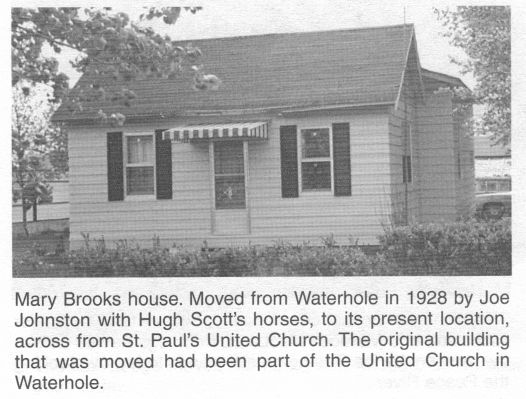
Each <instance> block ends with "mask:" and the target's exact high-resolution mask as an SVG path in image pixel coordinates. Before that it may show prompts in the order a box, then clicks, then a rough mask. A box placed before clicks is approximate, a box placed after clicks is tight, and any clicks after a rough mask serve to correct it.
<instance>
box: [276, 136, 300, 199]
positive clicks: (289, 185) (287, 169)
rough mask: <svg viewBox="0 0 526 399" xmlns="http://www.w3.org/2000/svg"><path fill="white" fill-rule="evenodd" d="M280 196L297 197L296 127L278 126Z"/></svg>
mask: <svg viewBox="0 0 526 399" xmlns="http://www.w3.org/2000/svg"><path fill="white" fill-rule="evenodd" d="M279 130H280V146H281V150H280V154H281V196H282V197H283V198H295V197H298V194H299V193H298V137H297V128H296V126H280V128H279Z"/></svg>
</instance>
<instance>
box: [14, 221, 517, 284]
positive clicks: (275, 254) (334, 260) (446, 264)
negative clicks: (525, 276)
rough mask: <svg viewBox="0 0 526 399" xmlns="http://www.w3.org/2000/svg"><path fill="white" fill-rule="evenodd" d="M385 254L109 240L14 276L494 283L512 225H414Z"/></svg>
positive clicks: (389, 235)
mask: <svg viewBox="0 0 526 399" xmlns="http://www.w3.org/2000/svg"><path fill="white" fill-rule="evenodd" d="M379 240H380V244H381V245H380V249H379V251H377V252H371V253H369V252H368V253H365V252H364V251H363V250H362V248H360V247H359V246H357V245H350V246H338V245H337V243H336V241H335V239H334V237H333V236H329V237H325V238H322V241H321V242H322V244H323V245H322V246H313V245H311V244H309V243H304V244H301V245H292V244H288V243H284V242H276V243H275V244H274V245H271V246H265V247H264V246H244V247H235V248H223V249H210V248H208V247H207V246H206V245H205V246H204V247H203V248H201V249H191V248H185V247H174V248H172V249H171V250H169V249H167V248H162V247H161V246H160V245H159V238H158V237H154V240H153V245H152V248H140V247H139V246H137V245H133V244H131V243H129V242H128V241H126V240H124V241H120V242H118V243H117V244H116V245H114V246H113V247H112V248H108V246H107V245H106V242H105V241H104V238H102V239H99V240H92V239H90V237H89V235H86V236H85V237H84V241H85V242H84V246H83V248H82V249H79V250H74V251H69V252H65V253H63V254H61V255H60V258H59V259H58V260H57V258H56V256H57V255H56V254H55V255H54V256H55V257H54V258H53V261H52V262H51V261H49V259H50V258H47V256H46V254H43V253H42V251H40V250H39V248H35V250H34V251H32V252H28V253H26V254H25V255H24V256H22V257H21V258H18V259H15V261H14V275H15V276H19V275H22V274H23V270H29V271H30V272H31V273H33V274H34V273H38V271H40V272H41V275H49V274H63V275H73V276H78V277H102V276H119V277H135V276H136V277H163V276H164V277H168V276H171V277H192V276H203V277H208V276H217V277H219V276H244V277H247V276H387V275H494V274H510V273H511V228H510V220H509V219H507V220H501V221H498V222H477V221H467V222H458V223H446V224H434V223H431V224H414V225H410V226H405V227H395V228H391V229H387V230H386V231H385V232H384V234H383V235H382V236H381V237H379Z"/></svg>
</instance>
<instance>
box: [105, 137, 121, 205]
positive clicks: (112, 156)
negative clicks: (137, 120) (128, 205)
mask: <svg viewBox="0 0 526 399" xmlns="http://www.w3.org/2000/svg"><path fill="white" fill-rule="evenodd" d="M106 140H107V150H108V153H107V155H108V200H109V201H122V200H123V199H124V181H123V154H122V132H111V133H108V134H107V136H106Z"/></svg>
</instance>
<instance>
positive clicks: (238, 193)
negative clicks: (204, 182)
mask: <svg viewBox="0 0 526 399" xmlns="http://www.w3.org/2000/svg"><path fill="white" fill-rule="evenodd" d="M215 192H216V209H243V208H245V177H244V176H216V184H215Z"/></svg>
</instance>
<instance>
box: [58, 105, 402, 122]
mask: <svg viewBox="0 0 526 399" xmlns="http://www.w3.org/2000/svg"><path fill="white" fill-rule="evenodd" d="M394 104H395V102H394V101H381V102H364V103H351V104H333V105H323V106H321V105H320V106H276V107H262V108H247V109H224V110H191V111H175V112H172V113H152V114H141V115H139V114H135V115H128V116H127V117H126V122H127V123H138V122H141V123H144V122H150V121H159V120H167V119H171V118H189V117H194V118H196V117H214V116H217V117H232V116H243V115H262V114H265V115H269V114H271V115H272V114H273V115H276V116H293V115H304V114H307V113H319V112H338V111H351V110H364V109H369V108H382V107H389V106H392V105H394ZM55 122H61V123H65V124H67V125H70V126H85V125H88V126H89V125H95V124H98V123H101V122H100V119H98V118H97V117H83V118H70V119H66V118H60V119H58V118H57V119H55Z"/></svg>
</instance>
